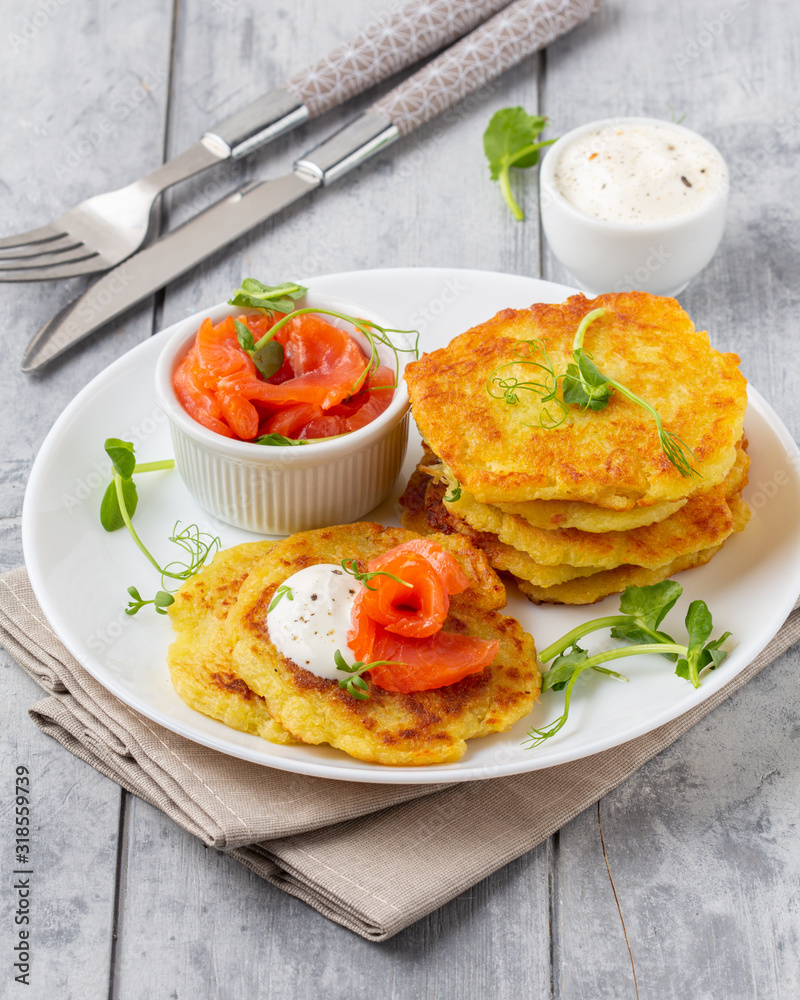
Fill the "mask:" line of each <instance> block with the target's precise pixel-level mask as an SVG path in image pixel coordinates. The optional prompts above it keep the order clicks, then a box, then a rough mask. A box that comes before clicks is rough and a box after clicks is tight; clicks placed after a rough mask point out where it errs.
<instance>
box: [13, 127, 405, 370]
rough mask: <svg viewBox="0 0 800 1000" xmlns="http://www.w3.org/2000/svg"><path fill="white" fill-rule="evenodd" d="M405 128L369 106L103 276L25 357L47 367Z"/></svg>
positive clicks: (29, 366) (26, 366) (26, 362)
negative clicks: (290, 166)
mask: <svg viewBox="0 0 800 1000" xmlns="http://www.w3.org/2000/svg"><path fill="white" fill-rule="evenodd" d="M398 135H399V133H398V130H397V128H396V127H395V126H394V125H393V124H392V122H391V119H390V118H389V117H388V116H387V115H386V114H384V113H383V112H378V111H367V112H365V113H364V114H362V115H359V117H358V118H356V119H355V120H354V121H352V122H350V123H349V124H348V125H345V127H344V128H343V129H341V130H340V131H338V132H336V133H334V135H332V136H331V137H330V138H329V139H327V140H326V141H325V142H323V143H322V144H321V145H319V146H317V147H315V149H313V150H311V151H310V152H309V153H308V154H306V156H305V157H303V158H302V159H300V160H298V161H297V163H296V164H295V167H294V170H293V171H292V172H291V173H289V174H286V175H285V176H284V177H278V178H276V179H275V180H269V181H252V182H250V183H249V184H246V185H245V186H244V187H242V188H240V189H239V190H238V191H235V192H234V193H233V194H231V195H228V196H226V197H225V198H222V199H220V201H218V202H216V203H215V204H214V205H212V206H211V207H210V208H207V209H206V210H205V211H203V212H201V213H200V214H199V215H196V216H194V218H192V219H190V220H189V221H188V222H185V223H184V224H183V225H182V226H179V227H178V228H177V229H174V230H172V231H171V232H169V233H166V234H165V235H164V236H162V237H160V239H158V240H156V242H155V243H152V244H151V245H150V246H148V247H145V249H144V250H140V251H139V252H138V253H135V254H133V256H131V257H129V258H128V259H127V260H126V261H123V262H122V263H121V264H119V265H118V266H117V267H115V268H114V269H113V270H112V271H109V272H108V273H107V274H105V275H103V277H102V278H100V279H99V280H98V281H96V282H95V283H94V284H93V285H92V286H91V288H89V289H87V290H86V291H85V292H84V293H83V295H80V296H78V298H77V299H75V300H74V301H72V302H70V303H69V304H68V305H67V306H65V307H64V308H63V309H62V310H61V311H60V312H58V313H56V315H55V316H53V318H52V319H50V320H49V321H48V322H47V323H45V324H44V326H43V327H42V328H41V329H40V330H39V331H38V332H37V333H36V335H35V336H34V337H33V339H32V340H31V342H30V344H29V345H28V348H27V350H26V351H25V355H24V357H23V359H22V365H21V367H22V370H23V371H24V372H29V373H32V372H40V371H41V370H42V369H43V368H44V367H45V366H46V365H48V364H50V362H51V361H53V360H54V359H55V358H57V357H59V356H60V355H61V354H63V353H64V352H65V351H67V350H69V348H71V347H72V346H73V345H74V344H77V343H78V342H79V341H81V340H83V339H84V338H85V337H88V336H89V335H90V334H92V333H94V332H95V331H96V330H99V329H100V328H101V327H103V326H105V324H106V323H109V322H110V321H111V320H113V319H116V318H117V317H118V316H121V315H122V314H123V313H124V312H126V311H127V310H128V309H130V308H131V307H132V306H134V305H135V304H136V303H137V302H140V301H141V300H142V299H144V298H147V296H148V295H152V294H153V292H155V291H158V289H159V288H163V287H164V285H166V284H168V282H170V281H172V280H173V279H174V278H177V277H179V276H180V275H181V274H184V273H185V272H186V271H188V270H190V269H191V268H192V267H194V266H195V265H196V264H199V263H200V261H201V260H204V259H205V258H206V257H208V256H209V255H210V254H212V253H214V252H215V251H216V250H219V249H221V248H222V247H225V246H227V245H228V244H229V243H232V242H233V241H234V240H236V239H238V238H239V237H240V236H242V235H244V234H245V233H246V232H248V231H249V230H251V229H253V228H254V227H255V226H257V225H258V224H259V223H261V222H264V221H265V220H266V219H269V218H271V217H272V216H274V215H276V214H277V213H278V212H280V211H282V209H284V208H287V207H288V206H289V205H292V204H293V203H294V202H296V201H298V200H299V199H301V198H303V197H305V196H306V195H308V194H310V193H311V192H312V191H315V190H316V189H317V188H318V187H320V186H321V185H322V184H330V183H331V182H332V181H334V180H336V179H338V178H339V177H341V176H342V174H344V173H346V172H347V171H348V170H351V169H353V167H355V166H357V165H358V163H360V162H361V161H362V160H363V159H365V158H367V157H368V156H371V155H372V154H373V153H375V152H377V151H378V150H379V149H382V148H383V147H384V146H385V145H387V144H388V143H390V142H393V141H394V140H395V139H396V138H397V137H398Z"/></svg>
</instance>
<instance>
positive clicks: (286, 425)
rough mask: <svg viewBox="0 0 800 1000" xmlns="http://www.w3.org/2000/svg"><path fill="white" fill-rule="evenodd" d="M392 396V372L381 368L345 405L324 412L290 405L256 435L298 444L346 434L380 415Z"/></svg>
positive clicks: (317, 407)
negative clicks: (294, 440) (298, 441)
mask: <svg viewBox="0 0 800 1000" xmlns="http://www.w3.org/2000/svg"><path fill="white" fill-rule="evenodd" d="M373 385H374V386H376V388H375V389H373V388H372V386H373ZM393 395H394V372H393V371H392V370H391V368H387V367H385V366H381V367H380V368H378V369H376V370H375V371H374V372H373V373H372V375H370V377H369V379H368V381H367V386H366V388H365V389H363V390H362V391H361V392H359V393H358V394H357V395H355V396H352V397H351V398H350V399H348V400H347V401H346V402H342V403H338V404H337V405H336V406H332V407H330V408H329V409H328V410H323V408H322V407H321V406H320V405H319V404H318V403H294V404H293V405H291V406H287V407H284V408H283V409H281V410H279V411H278V413H276V414H275V415H274V416H272V417H270V418H269V420H268V421H267V422H266V423H265V424H264V425H263V426H262V428H261V431H260V433H261V434H283V435H284V437H290V438H295V439H300V440H302V439H306V440H308V439H313V438H322V437H334V436H335V435H337V434H348V433H349V432H350V431H356V430H358V429H359V428H360V427H366V425H367V424H369V423H371V422H372V421H373V420H374V419H375V417H377V416H378V415H379V414H380V413H383V411H384V410H385V409H386V407H387V406H388V405H389V403H391V401H392V396H393Z"/></svg>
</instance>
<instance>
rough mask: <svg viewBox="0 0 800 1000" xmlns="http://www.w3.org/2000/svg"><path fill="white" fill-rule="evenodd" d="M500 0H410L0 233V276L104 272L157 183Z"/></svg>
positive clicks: (261, 137)
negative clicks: (115, 172) (111, 185)
mask: <svg viewBox="0 0 800 1000" xmlns="http://www.w3.org/2000/svg"><path fill="white" fill-rule="evenodd" d="M509 2H510V0H475V2H471V3H464V2H463V0H410V2H408V3H406V4H405V6H403V7H401V8H400V9H399V10H397V11H394V12H393V13H391V14H387V15H384V16H381V17H378V18H376V19H375V20H374V21H373V22H372V23H371V24H370V25H369V26H368V27H367V28H366V29H365V30H364V31H362V32H361V33H360V34H359V35H357V36H356V38H354V39H353V40H352V41H351V42H349V43H346V44H344V45H341V46H339V48H337V49H335V50H334V51H333V52H331V53H330V55H328V56H326V57H324V58H323V59H320V60H319V61H318V62H316V63H315V64H314V65H313V66H310V67H308V68H307V69H305V70H303V71H301V72H300V73H297V74H296V75H295V76H293V77H292V78H291V79H290V80H289V81H288V82H286V83H284V84H283V85H282V86H280V87H276V88H275V89H274V90H271V91H269V92H268V93H267V94H265V95H264V96H263V97H261V98H259V99H258V100H256V101H254V102H253V103H252V104H250V105H248V106H247V107H246V108H244V109H243V110H242V111H240V112H238V113H237V114H235V115H233V116H232V117H230V118H227V119H226V120H225V121H223V122H221V123H220V124H219V125H217V126H216V127H215V128H213V129H211V130H210V131H209V132H206V133H205V135H204V136H203V137H202V139H201V140H200V141H199V142H198V143H196V144H195V145H194V146H192V147H191V149H188V150H186V152H185V153H181V154H180V155H178V156H176V157H175V158H174V159H172V160H169V161H168V162H167V163H165V164H164V165H163V166H161V167H159V168H158V169H157V170H155V171H153V173H151V174H148V175H147V176H146V177H143V178H142V179H141V180H138V181H134V183H133V184H129V185H128V186H127V187H123V188H120V189H119V190H117V191H110V192H108V193H107V194H100V195H96V196H95V197H94V198H89V199H87V200H86V201H83V202H81V203H80V204H79V205H76V206H75V208H72V209H70V210H69V211H68V212H65V213H64V214H63V215H61V216H59V217H58V218H57V219H55V220H54V221H53V222H52V223H51V224H50V225H49V226H42V227H41V228H39V229H31V230H29V231H28V232H26V233H19V234H17V235H15V236H7V237H5V238H3V239H0V282H2V281H45V280H50V279H54V278H70V277H73V276H75V275H81V274H92V273H94V272H97V271H105V270H107V269H108V268H110V267H113V266H114V265H115V264H119V263H120V262H121V261H123V260H125V258H126V257H129V256H130V255H131V254H132V253H133V252H134V251H135V250H137V249H138V248H139V247H140V246H141V245H142V244H143V243H144V242H145V240H146V239H147V236H148V232H149V229H150V222H151V213H152V209H153V206H154V204H155V202H156V199H157V198H158V196H159V194H161V192H162V191H164V190H166V189H167V188H168V187H171V186H172V185H173V184H177V183H178V181H182V180H186V179H187V178H189V177H193V176H194V175H195V174H198V173H200V172H202V171H203V170H207V169H208V168H209V167H211V166H213V165H214V164H216V163H220V162H221V161H222V160H227V159H238V158H240V157H242V156H246V155H247V154H248V153H250V152H252V150H254V149H257V148H258V147H260V146H263V145H265V144H266V143H268V142H271V141H272V140H273V139H275V138H277V137H278V136H279V135H282V134H283V133H284V132H287V131H288V130H289V129H292V128H295V127H296V126H298V125H300V124H301V123H302V122H304V121H307V120H308V119H310V118H315V117H317V116H318V115H320V114H322V113H323V112H325V111H328V110H330V109H331V108H333V107H336V106H337V105H339V104H342V103H344V102H345V101H347V100H349V99H350V98H351V97H354V96H355V95H356V94H359V93H361V92H362V91H364V90H366V89H367V88H369V87H371V86H372V85H373V84H375V83H378V82H379V81H380V80H383V79H385V78H386V77H389V76H391V75H392V74H393V73H396V72H398V71H399V70H401V69H405V68H406V67H407V66H410V65H412V64H413V63H415V62H417V61H418V60H419V59H423V58H424V57H426V56H428V55H430V54H431V53H432V52H435V51H436V50H437V49H440V48H443V47H444V46H446V45H449V44H450V43H451V42H453V41H455V40H456V39H457V38H460V37H461V36H462V35H464V34H466V33H467V32H469V31H471V30H472V29H473V28H474V27H475V26H476V25H478V24H480V23H481V22H482V21H484V20H486V18H488V17H490V16H492V15H493V14H495V13H496V12H497V11H499V10H501V9H502V8H504V7H506V6H508V4H509Z"/></svg>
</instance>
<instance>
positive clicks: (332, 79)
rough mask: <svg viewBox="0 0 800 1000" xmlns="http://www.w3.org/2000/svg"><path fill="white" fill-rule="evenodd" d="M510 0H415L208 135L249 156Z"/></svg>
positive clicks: (213, 142)
mask: <svg viewBox="0 0 800 1000" xmlns="http://www.w3.org/2000/svg"><path fill="white" fill-rule="evenodd" d="M509 2H510V0H470V2H468V3H466V2H465V0H410V2H409V3H406V4H405V6H403V7H401V8H400V9H399V10H395V11H389V12H386V11H383V12H381V13H380V14H378V15H377V17H375V18H374V19H373V21H372V22H371V23H370V24H369V25H367V27H366V28H365V29H364V30H363V31H362V32H360V34H358V35H356V37H355V38H354V39H353V40H352V41H350V42H346V43H345V44H344V45H340V46H339V47H338V48H336V49H334V50H333V52H331V53H330V54H329V55H327V56H325V57H324V58H322V59H319V60H318V61H317V62H315V63H314V64H313V65H311V66H309V67H308V68H307V69H304V70H302V71H301V72H299V73H296V74H295V75H294V76H293V77H291V78H290V79H289V80H287V82H286V83H284V84H283V85H282V86H281V87H276V88H275V89H274V90H271V91H269V93H267V94H264V96H263V97H260V98H258V100H256V101H254V102H253V103H252V104H249V105H248V106H247V107H246V108H243V109H242V110H241V111H239V112H237V113H236V114H235V115H232V116H231V117H230V118H226V119H225V121H223V122H220V123H219V124H218V125H216V126H215V127H214V128H211V129H209V130H208V132H206V133H205V135H204V136H203V139H202V142H203V144H204V145H205V146H206V147H207V148H208V149H209V150H211V151H212V152H213V153H214V154H215V155H216V156H218V157H219V158H220V159H228V158H229V157H237V158H238V157H240V156H245V155H247V153H249V152H251V151H252V150H254V149H257V148H258V147H259V146H263V145H265V144H266V143H268V142H270V141H271V140H273V139H275V138H277V136H279V135H281V134H282V133H284V132H287V131H288V130H289V129H291V128H295V127H296V126H297V125H300V124H302V123H303V122H304V121H306V120H308V119H309V118H316V117H317V115H321V114H322V113H323V112H325V111H330V110H331V108H335V107H337V106H338V105H339V104H343V103H344V102H345V101H348V100H350V98H351V97H355V95H356V94H360V93H361V92H362V91H364V90H367V89H368V88H369V87H372V86H374V84H376V83H379V82H380V81H381V80H385V79H386V78H387V77H389V76H391V75H392V74H393V73H397V72H398V71H399V70H401V69H405V68H406V67H407V66H411V65H412V64H413V63H415V62H417V61H418V60H420V59H423V58H425V57H426V56H429V55H431V53H433V52H436V51H437V49H441V48H443V47H444V46H446V45H449V44H450V43H451V42H453V41H455V40H456V39H457V38H460V37H461V36H462V35H464V34H466V32H468V31H471V30H472V29H473V28H474V27H475V26H476V25H477V24H480V23H481V22H482V21H484V20H485V19H486V18H487V17H491V15H492V14H495V13H497V11H499V10H502V8H503V7H506V6H507V5H508V3H509Z"/></svg>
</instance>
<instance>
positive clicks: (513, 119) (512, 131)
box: [483, 107, 555, 220]
mask: <svg viewBox="0 0 800 1000" xmlns="http://www.w3.org/2000/svg"><path fill="white" fill-rule="evenodd" d="M546 125H547V119H546V118H543V117H542V116H541V115H529V114H528V112H527V111H526V110H525V109H524V108H520V107H516V108H502V109H501V110H500V111H496V112H495V113H494V114H493V115H492V117H491V120H490V121H489V124H488V126H487V128H486V131H485V132H484V133H483V151H484V153H485V154H486V158H487V160H488V161H489V172H490V174H491V178H492V180H493V181H499V182H500V190H501V191H502V194H503V198H504V199H505V202H506V204H507V205H508V207H509V208H510V209H511V212H512V214H513V215H514V218H516V219H519V220H521V219H524V218H525V215H524V213H523V211H522V209H521V208H520V207H519V205H518V204H517V202H516V200H515V199H514V196H513V195H512V193H511V184H510V179H509V169H510V168H511V167H517V168H519V169H524V168H526V167H532V166H533V165H534V164H535V163H537V162H538V160H539V150H540V149H541V148H542V147H543V146H549V145H550V143H551V142H555V139H550V140H548V141H547V142H536V139H537V137H538V136H539V133H540V132H541V131H542V130H543V129H544V127H545V126H546Z"/></svg>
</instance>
